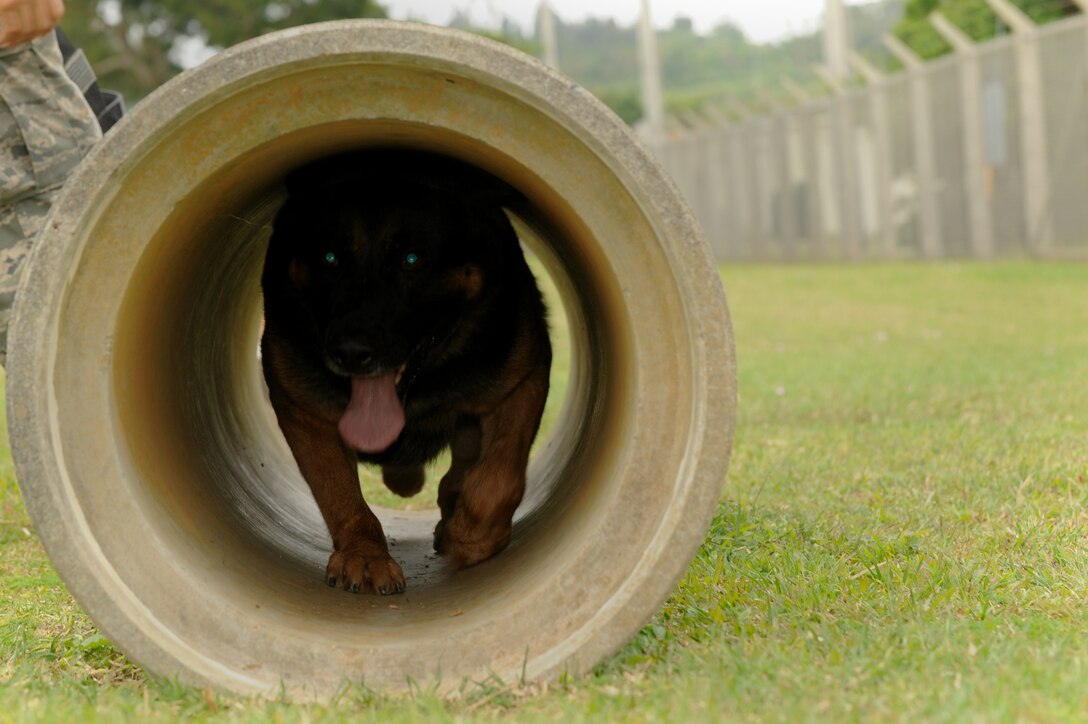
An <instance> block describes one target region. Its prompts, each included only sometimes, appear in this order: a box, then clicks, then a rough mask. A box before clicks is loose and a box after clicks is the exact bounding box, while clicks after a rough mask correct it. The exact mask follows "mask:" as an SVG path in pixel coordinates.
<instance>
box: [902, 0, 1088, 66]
mask: <svg viewBox="0 0 1088 724" xmlns="http://www.w3.org/2000/svg"><path fill="white" fill-rule="evenodd" d="M1012 2H1013V4H1014V5H1016V6H1017V7H1019V8H1020V9H1021V10H1023V11H1024V12H1025V13H1027V15H1028V17H1030V18H1031V19H1032V20H1034V21H1035V22H1036V23H1039V24H1042V23H1048V22H1050V21H1052V20H1057V19H1059V18H1063V17H1066V16H1068V15H1075V14H1077V13H1078V12H1080V11H1079V9H1078V8H1077V5H1076V3H1075V2H1074V1H1073V0H1012ZM934 10H940V11H941V12H942V13H943V14H944V15H945V16H946V17H947V18H948V19H949V20H951V21H952V22H953V23H955V24H956V25H957V26H958V27H959V28H960V29H961V30H963V32H965V33H966V34H967V35H968V36H969V37H971V38H973V39H974V40H977V41H982V40H987V39H989V38H992V37H994V36H995V35H999V34H1001V33H1004V32H1007V30H1006V28H1005V25H1004V23H1002V22H1001V19H1000V18H999V17H998V16H997V14H996V13H994V11H993V10H991V9H990V6H989V5H987V4H986V0H907V3H906V5H905V6H904V8H903V17H902V19H901V20H900V21H899V22H898V23H897V24H896V26H895V31H894V32H895V35H896V36H897V37H898V38H899V39H900V40H902V41H903V42H904V43H906V44H907V46H909V47H910V48H911V49H912V50H914V52H915V53H917V54H918V55H920V56H921V57H923V58H935V57H937V56H939V55H944V54H945V53H948V52H950V51H951V50H952V49H951V48H950V47H949V46H948V44H947V43H945V42H944V40H943V39H942V38H941V36H940V35H938V34H937V31H936V30H934V29H933V26H932V25H930V23H929V14H930V13H932V12H933V11H934Z"/></svg>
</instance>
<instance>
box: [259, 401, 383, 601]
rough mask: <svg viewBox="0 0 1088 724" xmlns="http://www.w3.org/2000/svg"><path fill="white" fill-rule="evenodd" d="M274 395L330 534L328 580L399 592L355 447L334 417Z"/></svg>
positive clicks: (350, 587) (371, 590)
mask: <svg viewBox="0 0 1088 724" xmlns="http://www.w3.org/2000/svg"><path fill="white" fill-rule="evenodd" d="M276 398H277V395H275V394H274V393H273V399H272V406H273V408H274V409H275V411H276V416H277V418H278V419H279V423H280V428H281V429H282V430H283V434H284V437H286V438H287V444H288V445H289V446H290V447H291V452H293V453H294V456H295V461H296V462H297V463H298V467H299V470H300V471H301V472H302V477H304V478H305V479H306V482H307V483H308V484H309V485H310V490H311V491H312V492H313V495H314V500H316V501H317V507H318V508H319V509H320V510H321V515H322V516H323V517H324V518H325V524H326V525H327V526H328V528H329V533H330V534H331V535H332V544H333V553H332V555H331V556H329V564H328V566H327V567H326V569H325V580H326V582H327V583H328V584H329V585H330V586H336V585H342V586H343V587H344V589H345V590H348V591H352V592H354V593H358V592H360V591H364V592H368V593H380V594H382V595H386V594H391V593H402V592H403V591H404V572H403V571H401V568H400V565H398V564H397V562H396V561H395V560H393V558H392V557H391V556H390V555H389V547H388V545H387V544H386V540H385V534H384V533H383V532H382V525H381V523H380V522H379V521H378V518H377V516H375V515H374V513H373V511H371V510H370V507H369V506H368V505H367V504H366V501H365V500H363V494H362V491H361V489H360V487H359V468H358V459H357V457H356V454H355V452H354V451H353V450H351V449H350V448H348V447H347V445H345V444H344V443H343V441H341V439H340V433H339V432H338V430H337V427H336V423H335V422H329V421H327V420H323V419H320V418H318V417H316V416H314V415H310V414H308V413H306V412H305V411H303V410H299V409H298V408H296V407H294V406H293V405H291V404H290V402H287V401H283V400H277V399H276ZM277 403H279V404H277Z"/></svg>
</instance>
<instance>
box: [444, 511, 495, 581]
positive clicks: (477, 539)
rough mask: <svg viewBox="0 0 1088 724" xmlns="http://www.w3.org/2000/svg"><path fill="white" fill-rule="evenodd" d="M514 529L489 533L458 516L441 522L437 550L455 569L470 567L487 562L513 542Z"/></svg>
mask: <svg viewBox="0 0 1088 724" xmlns="http://www.w3.org/2000/svg"><path fill="white" fill-rule="evenodd" d="M510 532H511V526H510V525H506V526H498V527H495V528H490V529H487V530H479V529H478V528H475V527H472V526H467V525H464V524H463V522H462V521H460V520H458V517H457V516H456V515H455V516H454V517H453V518H452V519H451V520H449V521H448V522H447V521H446V520H440V521H439V522H438V525H437V526H436V527H435V529H434V549H435V551H436V552H437V553H439V554H440V555H441V556H442V557H443V558H445V559H446V560H447V561H448V562H449V563H450V565H452V566H453V567H455V568H467V567H469V566H474V565H476V564H477V563H482V562H483V561H486V560H487V559H488V558H490V557H491V556H493V555H495V554H496V553H498V552H500V551H501V550H502V549H504V548H506V546H507V544H508V543H510Z"/></svg>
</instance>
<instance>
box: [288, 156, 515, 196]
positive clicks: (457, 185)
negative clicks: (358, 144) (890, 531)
mask: <svg viewBox="0 0 1088 724" xmlns="http://www.w3.org/2000/svg"><path fill="white" fill-rule="evenodd" d="M286 185H287V193H288V194H289V195H291V196H294V197H306V196H316V197H322V196H324V195H325V194H326V193H327V191H328V190H329V189H335V188H343V187H344V186H345V185H350V186H351V187H353V188H355V189H358V190H360V191H365V190H366V189H367V188H368V187H370V188H373V189H378V190H382V191H387V190H389V189H391V188H396V187H398V186H402V187H412V186H415V187H417V188H419V189H421V190H428V189H429V190H433V191H438V192H441V193H443V194H446V195H449V196H452V197H454V198H461V199H463V200H464V201H466V202H468V203H470V204H472V205H480V206H505V207H510V206H515V205H520V204H523V203H525V197H524V195H522V194H521V192H519V191H518V190H517V189H516V188H514V187H513V186H511V185H510V184H508V183H506V182H505V181H503V180H501V179H499V178H497V177H495V176H493V175H491V174H490V173H488V172H487V171H484V170H482V169H480V168H477V167H476V166H473V165H472V164H469V163H465V162H463V161H459V160H457V159H454V158H451V157H449V156H443V155H440V154H437V153H429V152H426V151H418V150H409V149H374V150H366V151H352V152H350V153H341V154H337V155H334V156H328V157H325V158H321V159H318V160H316V161H313V162H311V163H309V164H307V165H305V166H302V167H299V168H297V169H295V170H294V171H292V172H291V173H289V174H288V175H287V180H286Z"/></svg>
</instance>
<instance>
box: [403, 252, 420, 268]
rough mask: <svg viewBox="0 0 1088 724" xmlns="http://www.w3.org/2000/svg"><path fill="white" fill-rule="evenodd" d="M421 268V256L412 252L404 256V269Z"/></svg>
mask: <svg viewBox="0 0 1088 724" xmlns="http://www.w3.org/2000/svg"><path fill="white" fill-rule="evenodd" d="M417 267H419V254H417V253H415V252H414V251H410V252H408V253H407V254H405V255H404V268H405V269H415V268H417Z"/></svg>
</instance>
